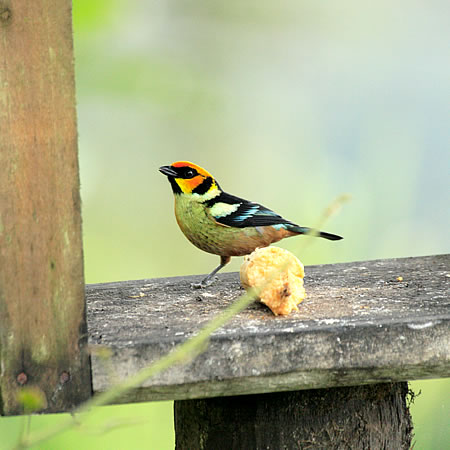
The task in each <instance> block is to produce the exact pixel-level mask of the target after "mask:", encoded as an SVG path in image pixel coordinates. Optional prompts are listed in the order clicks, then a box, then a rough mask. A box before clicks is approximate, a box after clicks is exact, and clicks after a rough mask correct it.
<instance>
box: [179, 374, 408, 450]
mask: <svg viewBox="0 0 450 450" xmlns="http://www.w3.org/2000/svg"><path fill="white" fill-rule="evenodd" d="M407 392H408V385H407V383H406V382H405V383H383V384H372V385H365V386H354V387H353V386H352V387H341V388H333V389H312V390H304V391H296V392H277V393H271V394H259V395H239V396H235V397H219V398H207V399H197V400H178V401H176V402H175V404H174V411H175V436H176V449H177V450H191V449H202V450H222V449H223V450H241V449H255V450H259V449H261V450H263V449H264V450H267V449H272V450H279V449H299V450H303V449H333V450H348V449H352V450H365V449H396V450H409V449H410V448H411V437H412V423H411V416H410V414H409V408H408V405H407V401H406V396H407Z"/></svg>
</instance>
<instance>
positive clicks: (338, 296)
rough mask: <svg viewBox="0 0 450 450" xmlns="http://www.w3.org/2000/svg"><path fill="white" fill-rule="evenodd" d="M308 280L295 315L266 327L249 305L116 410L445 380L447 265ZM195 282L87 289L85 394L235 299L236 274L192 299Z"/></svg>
mask: <svg viewBox="0 0 450 450" xmlns="http://www.w3.org/2000/svg"><path fill="white" fill-rule="evenodd" d="M305 273H306V275H305V288H306V293H307V297H306V299H305V301H304V302H303V303H302V304H301V305H300V306H299V311H298V312H296V313H293V314H291V315H289V316H287V317H281V316H278V317H275V316H273V315H272V313H271V312H270V311H269V310H268V309H267V308H265V307H264V306H263V305H261V304H258V303H255V304H253V305H252V306H250V307H249V308H247V309H246V310H245V311H243V312H242V313H241V314H239V315H238V316H237V317H235V318H234V319H233V320H232V321H231V322H230V323H229V324H227V325H226V326H224V327H223V328H221V329H220V330H218V331H217V332H216V333H214V334H213V336H212V337H211V340H210V344H209V347H208V348H207V350H206V351H205V352H204V353H202V354H201V355H199V356H198V357H197V358H196V359H195V360H194V361H191V362H189V363H187V364H184V365H180V366H177V367H173V368H171V369H169V370H167V371H165V372H164V373H161V374H159V375H158V376H155V377H154V378H153V379H151V380H147V381H146V382H145V383H144V384H143V386H141V388H139V389H137V390H135V391H132V392H129V393H128V394H127V395H125V396H124V397H123V398H121V399H120V400H119V401H122V402H125V401H147V400H159V399H192V398H204V397H218V396H227V395H242V394H255V393H265V392H277V391H288V390H299V389H312V388H329V387H334V386H349V385H362V384H371V383H380V382H391V381H406V380H412V379H423V378H440V377H448V376H450V301H449V295H448V294H449V280H450V278H449V275H450V255H437V256H428V257H417V258H402V259H390V260H378V261H365V262H356V263H345V264H335V265H323V266H310V267H306V268H305ZM397 277H403V281H398V280H397ZM200 278H201V277H200V276H197V277H177V278H165V279H153V280H140V281H125V282H118V283H106V284H100V285H89V286H87V305H88V324H89V339H90V343H91V344H92V348H93V350H94V353H93V355H92V368H93V386H94V391H97V392H101V391H104V390H105V389H107V388H108V387H110V386H111V383H112V382H113V380H117V379H118V380H120V379H124V378H125V377H126V376H128V375H130V374H133V373H135V372H136V371H137V370H139V369H140V368H143V367H145V366H147V365H149V364H151V363H152V362H154V361H156V360H157V359H158V358H160V357H161V356H163V355H165V354H167V353H168V352H169V351H170V350H171V349H173V348H174V346H175V345H177V344H179V343H180V342H183V341H184V340H186V339H187V338H189V337H190V336H192V335H193V334H194V333H195V332H196V331H197V330H199V329H200V328H201V327H202V326H203V325H205V324H206V323H207V322H208V321H209V320H211V319H212V318H213V317H214V316H215V315H217V314H218V313H219V312H220V311H221V310H223V309H224V308H225V307H226V306H228V305H229V304H231V303H232V302H233V301H234V300H235V299H236V298H237V297H238V296H239V295H240V294H242V292H243V291H242V290H241V289H240V283H239V277H238V274H236V273H227V274H222V275H220V276H219V282H218V283H216V284H215V285H213V286H211V287H209V288H207V289H205V290H202V291H198V290H192V289H191V288H190V283H191V282H193V281H198V280H199V279H200ZM96 346H100V347H102V346H103V347H106V348H107V349H108V350H109V351H110V357H108V358H106V359H105V358H103V357H101V356H99V355H98V354H97V353H96V352H95V348H96Z"/></svg>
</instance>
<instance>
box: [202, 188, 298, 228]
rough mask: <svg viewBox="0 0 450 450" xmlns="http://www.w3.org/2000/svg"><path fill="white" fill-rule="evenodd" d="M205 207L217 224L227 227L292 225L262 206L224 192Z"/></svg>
mask: <svg viewBox="0 0 450 450" xmlns="http://www.w3.org/2000/svg"><path fill="white" fill-rule="evenodd" d="M207 206H208V207H209V208H210V213H211V215H212V216H213V218H214V220H215V221H216V222H217V223H219V224H221V225H226V226H229V227H236V228H245V227H263V226H269V225H282V224H292V222H290V221H289V220H286V219H284V218H283V217H281V216H280V215H279V214H277V213H275V212H273V211H272V210H270V209H269V208H266V207H265V206H263V205H260V204H258V203H253V202H249V201H248V200H244V199H243V198H239V197H236V196H234V195H231V194H227V193H226V192H221V194H220V195H219V196H218V197H215V198H214V199H212V200H210V201H209V202H208V203H207ZM292 225H293V224H292Z"/></svg>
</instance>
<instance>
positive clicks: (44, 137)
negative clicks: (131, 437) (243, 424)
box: [0, 0, 91, 414]
mask: <svg viewBox="0 0 450 450" xmlns="http://www.w3.org/2000/svg"><path fill="white" fill-rule="evenodd" d="M0 213H1V215H0V366H1V368H2V369H1V373H0V409H1V412H2V413H3V414H16V413H21V412H22V406H21V405H19V404H18V402H17V393H18V391H19V390H20V389H21V388H22V386H33V387H35V388H37V389H39V390H40V391H41V393H42V394H43V395H44V404H43V410H44V411H59V410H69V409H70V408H72V407H73V406H74V405H76V404H78V403H79V402H80V401H82V400H84V399H86V398H87V397H89V395H90V393H91V383H90V368H89V356H88V354H87V352H86V345H85V344H86V341H87V339H86V324H85V304H84V278H83V262H82V242H81V214H80V193H79V178H78V161H77V132H76V112H75V85H74V67H73V48H72V23H71V1H70V0H62V1H55V0H34V1H32V2H30V1H26V0H16V1H14V2H12V1H9V0H6V1H3V0H2V1H0Z"/></svg>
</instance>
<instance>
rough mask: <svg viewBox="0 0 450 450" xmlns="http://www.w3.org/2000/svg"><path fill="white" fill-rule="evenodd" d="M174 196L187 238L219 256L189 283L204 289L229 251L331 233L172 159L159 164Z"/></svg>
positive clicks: (232, 253)
mask: <svg viewBox="0 0 450 450" xmlns="http://www.w3.org/2000/svg"><path fill="white" fill-rule="evenodd" d="M159 171H160V172H161V173H162V174H164V175H166V176H167V178H168V180H169V182H170V185H171V187H172V191H173V194H174V197H175V217H176V220H177V223H178V226H179V227H180V229H181V231H182V232H183V233H184V235H185V236H186V237H187V239H188V240H189V241H190V242H191V243H192V244H194V245H195V246H196V247H198V248H200V249H201V250H203V251H205V252H208V253H212V254H214V255H219V256H220V264H219V265H218V266H217V267H216V268H215V269H214V270H213V271H212V272H211V273H209V274H208V275H207V276H206V277H205V278H204V279H203V280H202V281H201V282H200V283H195V284H193V285H192V287H194V288H205V287H207V286H209V285H210V284H212V283H213V282H214V280H215V277H214V276H215V275H216V273H217V272H218V271H219V270H221V269H222V268H223V267H225V266H226V265H227V264H228V263H229V262H230V260H231V257H232V256H244V255H248V254H250V253H252V252H253V251H254V250H255V249H257V248H261V247H267V246H269V245H270V244H272V243H274V242H278V241H280V240H281V239H283V238H286V237H290V236H297V235H302V234H313V235H316V236H319V237H322V238H325V239H329V240H331V241H338V240H340V239H342V237H341V236H338V235H336V234H331V233H326V232H324V231H316V230H313V229H311V228H308V227H303V226H299V225H297V224H296V223H294V222H291V221H290V220H286V219H284V218H283V217H281V216H280V215H279V214H277V213H276V212H274V211H272V210H270V209H269V208H266V207H265V206H263V205H260V204H259V203H254V202H251V201H248V200H245V199H243V198H240V197H236V196H235V195H231V194H228V193H227V192H225V191H224V190H223V189H222V188H221V187H220V185H219V183H218V182H217V180H216V179H215V178H214V177H213V176H212V175H211V174H210V173H209V172H207V171H206V170H205V169H203V168H202V167H200V166H198V165H196V164H194V163H192V162H189V161H177V162H174V163H173V164H171V165H170V166H161V167H160V168H159Z"/></svg>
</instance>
